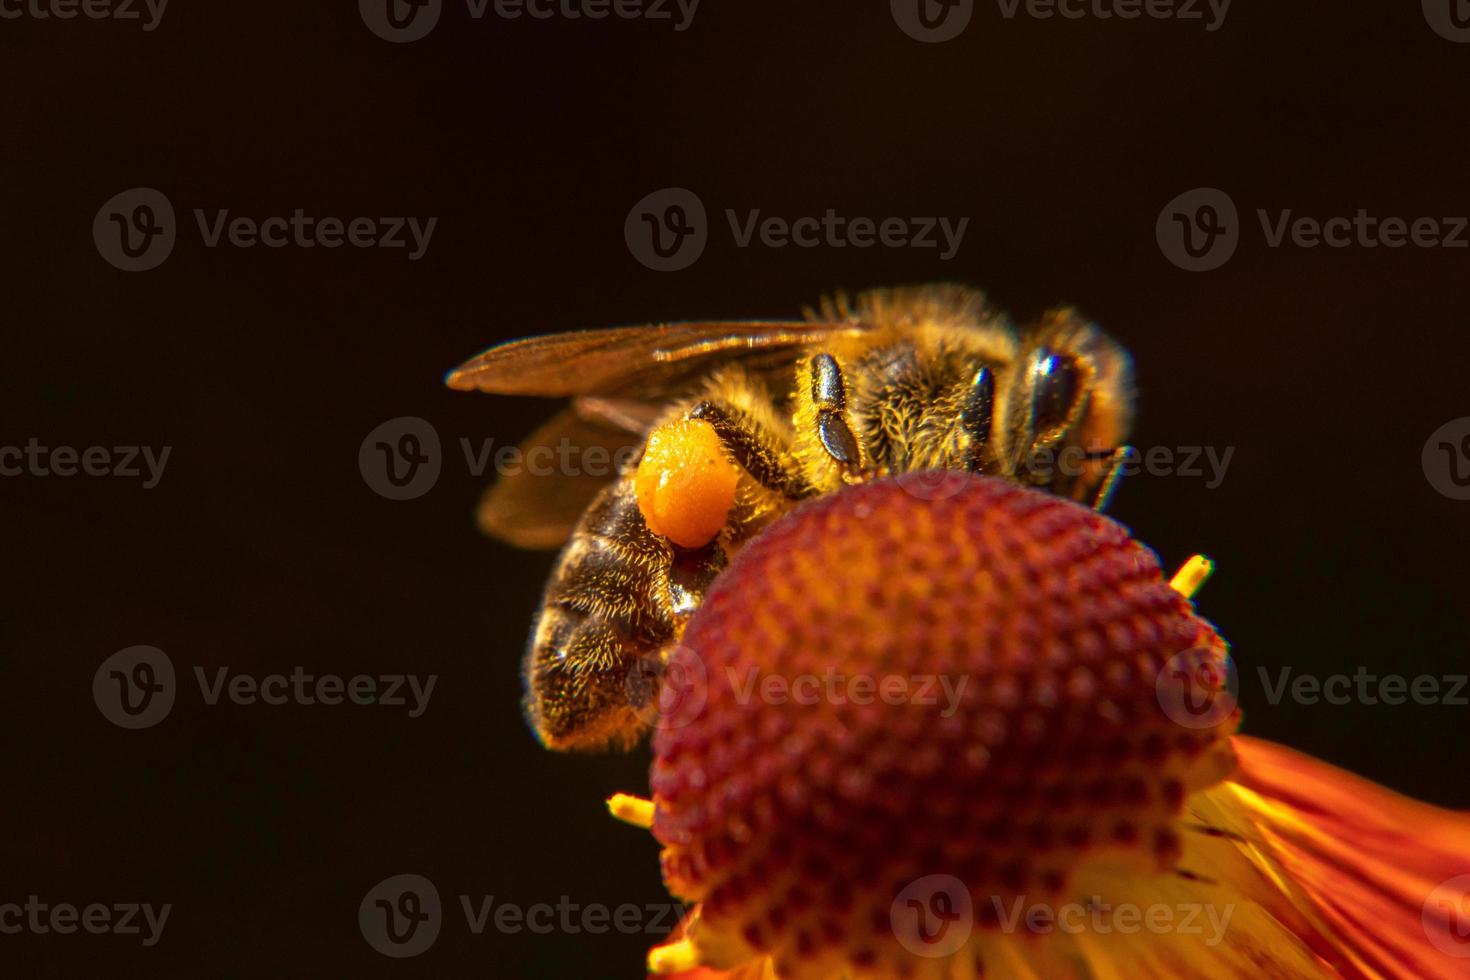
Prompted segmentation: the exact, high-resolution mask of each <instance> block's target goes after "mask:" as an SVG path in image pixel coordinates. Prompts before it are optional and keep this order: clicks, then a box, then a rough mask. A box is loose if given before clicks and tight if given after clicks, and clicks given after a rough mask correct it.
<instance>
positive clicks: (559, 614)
mask: <svg viewBox="0 0 1470 980" xmlns="http://www.w3.org/2000/svg"><path fill="white" fill-rule="evenodd" d="M673 564H674V550H673V548H672V547H671V546H670V545H669V544H668V543H667V542H666V541H665V540H664V539H663V538H661V537H659V536H658V535H656V534H654V533H653V532H652V531H650V530H649V529H648V526H647V525H646V524H645V523H644V522H643V515H642V514H641V513H640V512H639V510H638V502H637V500H636V499H635V497H634V494H633V484H632V481H631V480H629V479H619V480H617V481H616V482H614V483H612V484H611V485H609V486H608V487H607V488H606V489H604V490H603V491H602V492H601V493H600V494H598V496H597V499H596V500H594V501H593V503H592V506H591V507H589V508H588V509H587V513H586V514H584V515H583V517H582V521H581V523H580V524H579V525H578V526H577V529H576V530H575V531H574V532H573V533H572V536H571V539H570V540H569V541H568V542H567V545H566V547H565V548H564V549H563V550H562V553H561V555H560V556H559V557H558V558H557V564H556V568H555V569H554V571H553V572H552V575H551V580H550V581H549V582H548V584H547V586H546V593H545V595H544V596H543V598H542V604H541V615H540V617H539V619H538V620H537V623H536V626H535V628H534V629H533V630H532V633H531V643H530V648H529V649H528V650H527V651H526V661H525V674H526V714H527V716H528V717H529V718H530V721H531V724H532V726H533V727H534V728H535V729H536V733H537V734H538V735H539V736H540V738H541V740H542V741H543V742H545V743H546V744H547V745H548V746H549V747H552V748H599V747H601V746H603V745H606V744H608V743H614V744H626V743H630V742H632V741H634V740H635V739H636V738H637V737H638V735H639V734H641V732H642V730H643V727H644V722H642V721H641V720H640V718H639V712H638V708H639V707H641V705H640V704H638V703H635V702H636V701H637V697H636V696H635V692H638V691H640V690H643V689H644V688H645V687H646V685H640V683H639V682H640V680H641V679H642V675H641V674H640V673H639V670H640V666H641V665H642V664H643V663H644V661H645V660H646V658H648V657H650V656H651V655H653V654H655V653H657V652H658V650H659V649H660V648H661V647H662V646H663V645H664V644H665V643H667V642H668V641H669V640H670V639H672V638H673V636H674V634H675V632H676V629H677V622H676V618H675V614H674V611H673V609H672V607H671V605H670V600H669V570H670V568H672V567H673Z"/></svg>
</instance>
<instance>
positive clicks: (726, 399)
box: [446, 285, 1133, 749]
mask: <svg viewBox="0 0 1470 980" xmlns="http://www.w3.org/2000/svg"><path fill="white" fill-rule="evenodd" d="M806 317H807V319H806V320H804V321H803V320H792V321H749V322H694V323H675V324H667V325H660V326H642V327H627V328H616V329H604V330H590V331H583V332H573V333H561V334H553V335H549V336H542V337H531V338H529V339H525V340H517V341H512V342H509V343H505V344H501V345H499V346H497V347H493V348H491V349H490V350H488V351H486V352H484V353H483V354H481V355H479V356H478V357H476V358H474V359H472V360H470V361H468V362H466V363H465V364H463V365H462V366H460V367H459V368H457V369H455V370H454V371H452V372H451V373H450V374H449V375H448V378H447V379H446V380H447V383H448V385H449V386H450V387H451V388H456V389H460V390H479V391H486V392H493V393H497V394H509V395H541V396H550V397H567V398H570V399H571V406H570V407H569V408H568V409H567V410H565V411H563V412H562V413H561V414H560V415H558V416H556V417H555V418H553V419H552V420H551V421H550V422H548V423H547V424H546V425H544V426H542V428H541V429H539V430H537V431H536V432H535V433H533V434H532V435H531V436H530V437H529V438H528V439H527V441H526V442H525V444H523V447H522V448H523V451H526V452H530V451H531V450H532V449H533V448H535V447H537V446H549V445H552V444H554V443H557V442H560V441H562V440H570V442H571V444H572V445H575V446H579V447H592V446H600V447H605V448H616V447H618V446H620V445H625V444H628V443H630V442H631V443H634V444H637V446H638V447H639V448H638V451H637V452H636V454H635V455H633V456H632V457H630V459H629V462H628V463H627V465H625V466H623V467H622V468H621V469H620V470H619V471H618V472H615V473H610V474H609V475H608V477H607V480H606V481H598V480H595V479H590V478H588V477H586V476H570V475H565V474H564V475H558V476H555V477H545V476H542V477H537V476H534V475H530V474H529V473H527V472H518V473H514V474H511V475H508V476H506V477H504V478H502V479H501V481H500V482H499V483H497V484H496V485H495V486H493V487H491V489H490V490H489V491H488V493H487V494H486V496H485V498H484V500H483V501H482V503H481V506H480V512H479V521H480V525H481V527H482V529H484V530H485V531H486V532H487V533H489V534H490V535H492V536H494V537H497V538H500V539H501V540H504V541H507V542H509V543H511V544H515V545H519V546H522V547H530V548H550V547H556V546H558V545H561V544H563V543H565V547H564V548H563V549H562V552H561V555H560V557H559V558H558V559H557V562H556V566H555V570H554V572H553V573H552V576H551V579H550V581H549V582H548V584H547V586H546V591H545V595H544V597H543V600H542V604H541V609H540V613H539V615H538V617H537V619H536V623H535V626H534V628H533V630H532V633H531V638H530V642H529V645H528V648H527V651H526V654H525V661H524V675H525V685H526V696H525V710H526V716H527V718H528V720H529V722H530V724H531V727H532V728H533V729H534V731H535V732H536V734H537V736H538V737H539V738H540V740H541V742H542V743H543V744H544V745H546V746H547V747H548V748H553V749H600V748H607V747H627V746H630V745H632V744H633V743H635V742H637V741H638V739H639V738H640V737H641V736H642V735H643V734H644V732H645V731H646V730H647V728H648V727H649V722H650V720H651V716H650V711H649V699H650V697H652V696H654V695H655V692H654V691H653V690H652V689H651V687H650V686H649V685H648V684H646V683H644V684H638V683H630V678H636V677H643V678H647V677H657V676H658V675H659V670H660V665H661V664H662V663H663V662H664V660H665V659H666V658H667V655H668V651H669V650H670V649H672V647H673V646H674V645H675V644H677V642H678V639H679V636H680V634H681V633H682V630H683V626H684V624H685V622H686V621H687V620H688V618H689V616H690V615H691V614H692V613H693V612H694V611H695V610H696V609H697V608H698V607H699V604H700V601H701V600H702V598H703V596H704V594H705V592H706V590H707V589H708V588H709V586H710V584H711V583H712V582H713V581H714V579H715V577H716V576H718V575H719V573H720V571H721V570H722V569H723V568H724V567H725V565H726V563H727V562H728V561H729V559H730V558H731V556H732V555H733V554H734V553H735V551H736V550H738V549H739V547H740V546H741V544H743V543H744V542H746V541H748V540H749V539H750V538H751V537H752V536H753V535H755V534H756V533H758V532H759V531H760V530H761V528H763V527H764V526H765V525H767V524H768V523H769V522H770V521H772V520H774V519H775V518H777V517H779V516H780V515H781V514H783V513H785V512H787V511H788V510H790V509H791V508H792V507H793V506H795V505H796V504H797V503H799V502H800V501H802V500H804V499H806V498H808V497H812V496H815V495H819V494H824V493H830V492H832V491H835V490H838V489H840V488H841V487H843V486H844V485H846V484H849V483H854V482H858V481H862V480H866V479H871V478H873V477H877V476H885V475H890V474H893V475H899V474H904V473H910V472H917V471H921V470H922V471H927V470H953V471H960V472H965V473H980V474H988V475H992V476H999V477H1003V478H1006V479H1010V480H1014V481H1017V482H1019V483H1023V484H1026V485H1028V486H1035V487H1040V488H1043V489H1047V490H1050V491H1051V492H1054V493H1057V494H1059V495H1062V496H1065V497H1068V498H1071V499H1074V500H1079V501H1084V502H1089V503H1091V504H1092V505H1093V506H1096V507H1101V506H1102V505H1103V504H1104V502H1105V501H1106V498H1107V497H1108V495H1109V492H1110V491H1111V489H1112V487H1113V484H1114V482H1115V480H1116V477H1117V475H1118V474H1119V473H1120V472H1121V470H1120V465H1119V464H1120V463H1121V462H1122V461H1123V459H1125V458H1126V454H1127V453H1128V452H1129V450H1128V448H1127V447H1126V446H1123V444H1122V443H1123V440H1124V439H1125V438H1126V436H1127V433H1128V429H1129V425H1130V423H1131V418H1132V413H1133V387H1132V370H1131V366H1130V360H1129V357H1128V355H1127V353H1126V352H1125V351H1124V350H1123V349H1122V348H1121V347H1119V346H1118V345H1117V344H1116V343H1114V342H1113V341H1112V340H1111V339H1109V338H1108V337H1107V336H1105V335H1104V334H1103V333H1102V332H1101V331H1100V330H1099V329H1098V328H1097V327H1096V326H1095V325H1093V324H1092V323H1090V322H1088V321H1086V320H1084V319H1082V318H1081V317H1080V316H1079V315H1078V314H1077V313H1076V312H1075V311H1073V310H1072V309H1068V308H1062V309H1057V310H1053V311H1052V312H1050V313H1048V314H1046V315H1045V316H1043V317H1042V318H1041V319H1040V320H1039V321H1038V322H1037V323H1035V324H1034V325H1032V326H1030V327H1029V328H1028V329H1025V330H1017V329H1016V328H1015V327H1013V325H1012V324H1011V323H1010V321H1009V320H1008V319H1007V318H1006V317H1005V316H1004V315H1003V314H1001V313H998V312H996V311H994V310H992V309H991V308H990V307H989V306H988V305H987V304H986V302H985V300H984V297H983V296H982V295H981V294H980V293H979V292H976V291H974V290H971V289H967V288H964V287H960V286H952V285H940V286H924V287H905V288H900V289H893V290H878V291H873V292H868V293H864V294H861V295H859V296H857V297H856V298H855V299H854V300H852V301H851V302H849V301H848V300H846V299H845V298H843V297H840V296H839V297H836V298H833V299H829V300H825V301H823V302H822V304H821V305H820V307H819V308H818V309H816V310H808V311H806ZM1059 461H1060V462H1059ZM1068 461H1070V463H1069V462H1068ZM609 481H610V482H609Z"/></svg>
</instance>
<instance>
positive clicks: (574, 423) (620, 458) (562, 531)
mask: <svg viewBox="0 0 1470 980" xmlns="http://www.w3.org/2000/svg"><path fill="white" fill-rule="evenodd" d="M580 402H581V400H580V399H579V400H578V401H577V402H574V403H573V405H572V407H571V408H568V409H566V410H564V411H562V412H560V413H558V414H557V415H555V416H553V417H552V418H551V420H550V421H548V422H546V423H545V424H544V425H542V426H541V427H540V428H538V429H537V430H536V431H535V432H532V433H531V434H530V435H529V436H527V437H526V439H525V441H524V442H522V443H521V445H520V452H519V454H518V457H519V458H518V459H515V460H514V463H515V465H514V467H513V468H509V469H507V470H506V471H505V472H503V473H501V474H500V477H499V479H497V480H496V481H495V482H494V483H493V484H491V486H490V488H489V489H488V490H486V491H485V494H484V496H483V497H481V498H480V508H479V512H478V515H477V518H478V521H479V525H480V530H482V531H484V532H485V533H486V534H488V535H490V536H491V537H493V538H498V539H499V540H501V541H504V542H506V543H507V544H512V545H515V546H516V547H518V548H529V549H536V550H540V549H549V548H557V547H560V546H561V545H562V543H564V542H565V541H566V539H567V537H568V536H569V535H570V534H571V533H572V530H573V529H574V528H575V527H576V526H577V522H578V521H579V520H580V519H581V517H582V514H583V512H584V511H586V510H587V506H588V505H589V504H590V503H591V502H592V498H593V497H595V496H597V492H598V491H599V490H601V489H602V488H603V487H605V486H606V485H607V484H608V483H610V482H612V480H614V479H615V478H616V477H617V475H618V472H617V466H618V464H619V463H621V462H625V461H627V460H629V459H631V458H632V457H633V455H634V454H635V453H636V452H637V451H638V449H639V448H640V447H641V446H642V445H643V439H644V435H645V433H646V431H647V429H646V427H643V428H635V429H633V430H630V429H628V428H624V427H623V426H622V425H621V423H619V424H609V422H608V418H609V416H608V415H606V414H604V413H603V412H602V411H601V410H600V409H599V408H598V407H597V406H595V405H594V406H592V407H591V408H588V407H584V406H582V405H581V404H580ZM631 404H636V403H630V405H631ZM620 410H621V411H623V412H624V413H631V412H632V411H633V409H632V408H631V407H628V406H621V409H620ZM622 421H630V422H632V423H633V424H634V425H635V427H636V426H640V425H641V424H642V423H640V422H637V421H636V420H635V419H634V417H633V416H632V415H631V414H625V415H624V416H623V419H622ZM652 423H653V416H652V415H649V416H648V425H652Z"/></svg>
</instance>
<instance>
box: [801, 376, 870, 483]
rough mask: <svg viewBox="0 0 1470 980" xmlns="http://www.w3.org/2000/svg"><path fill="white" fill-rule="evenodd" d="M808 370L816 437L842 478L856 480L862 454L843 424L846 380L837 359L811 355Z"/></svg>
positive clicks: (860, 469)
mask: <svg viewBox="0 0 1470 980" xmlns="http://www.w3.org/2000/svg"><path fill="white" fill-rule="evenodd" d="M810 371H811V399H812V407H813V408H814V409H815V410H816V425H817V438H818V440H819V441H820V442H821V444H822V448H823V449H824V450H825V451H826V453H827V455H828V456H830V457H831V458H832V461H833V462H834V463H836V464H837V465H838V466H839V467H840V468H841V470H842V475H843V479H845V480H846V481H848V482H853V481H856V480H857V479H859V478H860V477H861V476H862V470H863V451H862V446H861V444H859V442H858V439H857V436H855V435H853V432H852V426H850V425H848V423H847V379H846V378H845V377H844V376H843V374H842V366H841V365H839V364H838V363H837V358H835V357H833V356H832V355H831V354H828V353H825V352H824V353H820V354H814V355H812V358H811V361H810Z"/></svg>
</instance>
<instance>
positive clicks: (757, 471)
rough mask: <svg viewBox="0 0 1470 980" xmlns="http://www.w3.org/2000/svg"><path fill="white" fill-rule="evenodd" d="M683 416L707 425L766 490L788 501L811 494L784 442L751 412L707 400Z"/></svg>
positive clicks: (713, 400)
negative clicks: (790, 460)
mask: <svg viewBox="0 0 1470 980" xmlns="http://www.w3.org/2000/svg"><path fill="white" fill-rule="evenodd" d="M684 417H685V418H687V419H696V420H699V421H701V422H706V423H708V424H709V425H710V427H711V428H713V429H714V430H715V434H716V435H718V436H719V437H720V442H721V443H722V444H724V446H725V448H726V449H728V450H729V451H730V455H731V456H732V457H734V459H735V462H736V463H737V464H739V465H740V467H741V468H742V469H744V470H745V472H747V473H749V474H750V476H751V478H752V479H753V480H755V481H756V482H757V483H759V484H760V485H761V486H763V487H765V488H766V489H767V490H770V491H772V492H774V493H778V494H780V495H781V496H783V497H786V498H787V499H789V500H797V499H800V498H802V497H805V496H807V495H809V494H810V493H811V488H810V487H809V486H808V485H807V482H806V480H805V479H804V478H803V477H802V476H801V475H800V473H799V472H798V471H797V470H796V469H794V468H793V467H792V466H790V465H789V463H788V462H787V455H786V453H785V451H784V447H783V444H782V442H781V440H780V439H778V438H777V437H776V436H775V434H773V433H771V432H770V431H768V430H767V429H766V427H765V426H763V425H762V424H760V423H759V422H758V421H756V420H755V419H753V418H751V417H750V414H749V413H747V412H744V411H742V410H741V409H739V408H737V407H736V406H734V405H731V404H729V403H726V402H723V401H718V400H715V399H709V398H707V399H705V400H703V401H700V402H698V403H697V404H695V405H694V407H693V408H691V409H689V411H688V412H686V413H685V415H684Z"/></svg>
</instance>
